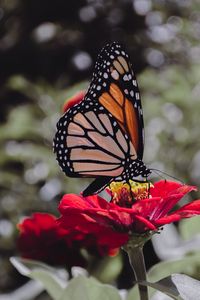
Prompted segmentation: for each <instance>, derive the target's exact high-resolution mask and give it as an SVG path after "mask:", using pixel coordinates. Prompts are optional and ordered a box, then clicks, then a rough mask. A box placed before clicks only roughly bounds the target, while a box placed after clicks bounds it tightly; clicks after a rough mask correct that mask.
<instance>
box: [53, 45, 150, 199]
mask: <svg viewBox="0 0 200 300" xmlns="http://www.w3.org/2000/svg"><path fill="white" fill-rule="evenodd" d="M143 150H144V126H143V114H142V106H141V101H140V93H139V89H138V85H137V81H136V77H135V75H134V73H133V70H132V66H131V63H130V60H129V56H128V54H127V53H126V51H125V50H124V48H123V46H122V45H121V44H119V43H117V42H113V43H111V44H107V45H106V46H105V47H104V48H103V49H102V50H101V52H100V53H99V55H98V58H97V62H96V64H95V68H94V72H93V78H92V81H91V83H90V86H89V88H88V91H87V92H86V94H85V97H84V98H83V100H82V101H80V102H79V103H76V104H75V105H73V106H70V105H69V109H68V110H67V111H66V112H65V114H64V115H63V116H62V117H61V118H60V120H59V121H58V123H57V132H56V135H55V138H54V152H55V153H56V156H57V161H58V163H59V165H60V167H61V169H62V170H63V171H64V173H65V174H66V175H67V176H69V177H91V178H95V180H94V181H93V182H92V183H91V184H90V185H89V186H88V187H87V188H86V189H85V190H84V191H83V196H87V195H91V194H96V193H98V192H100V191H101V190H103V189H104V188H105V187H106V186H107V185H108V184H109V183H111V182H112V181H113V180H120V181H126V182H129V179H133V178H134V177H138V176H142V177H143V178H144V179H147V177H148V176H149V174H150V173H151V171H150V170H149V169H148V168H147V167H146V166H145V164H144V163H143V161H142V158H143Z"/></svg>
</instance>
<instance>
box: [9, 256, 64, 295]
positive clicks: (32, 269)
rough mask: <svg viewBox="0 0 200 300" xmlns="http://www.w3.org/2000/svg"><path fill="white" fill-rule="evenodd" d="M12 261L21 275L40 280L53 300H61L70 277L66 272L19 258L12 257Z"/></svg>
mask: <svg viewBox="0 0 200 300" xmlns="http://www.w3.org/2000/svg"><path fill="white" fill-rule="evenodd" d="M10 261H11V263H12V264H13V266H14V267H15V268H16V269H17V270H18V272H19V273H20V274H22V275H24V276H27V277H29V278H32V279H35V280H38V281H39V282H40V283H42V284H43V285H44V288H45V289H46V291H47V292H48V293H49V295H50V296H51V297H52V298H53V299H55V300H58V299H60V297H61V295H62V293H63V290H64V289H65V287H66V286H67V277H68V276H67V273H66V272H65V271H64V270H58V269H56V268H52V267H49V266H48V265H46V264H43V263H41V262H38V261H34V260H28V259H24V258H19V257H11V259H10Z"/></svg>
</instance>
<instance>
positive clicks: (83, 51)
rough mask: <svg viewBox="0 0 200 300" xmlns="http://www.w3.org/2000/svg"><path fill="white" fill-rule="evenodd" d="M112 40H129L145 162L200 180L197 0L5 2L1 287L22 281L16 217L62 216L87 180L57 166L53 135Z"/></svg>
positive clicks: (0, 65) (1, 16) (1, 9)
mask: <svg viewBox="0 0 200 300" xmlns="http://www.w3.org/2000/svg"><path fill="white" fill-rule="evenodd" d="M114 40H115V41H121V42H123V43H124V44H125V45H126V48H127V50H128V52H129V54H130V56H131V60H132V63H133V66H134V70H135V72H136V75H137V79H138V83H139V87H140V90H141V96H142V104H143V110H144V121H145V135H146V138H145V155H144V161H145V163H146V164H147V165H148V166H150V167H154V168H158V169H160V170H163V171H165V172H168V173H169V174H172V175H173V176H176V177H177V178H179V179H181V180H183V181H184V182H186V183H188V184H194V185H197V186H199V185H200V129H199V128H200V117H199V114H200V101H199V97H200V96H199V95H200V63H199V62H200V2H199V1H198V0H196V1H195V0H173V1H172V0H121V1H114V0H97V1H93V0H87V1H86V0H81V1H78V0H77V1H66V0H57V1H51V0H43V1H39V0H1V1H0V84H1V88H0V103H1V109H0V144H1V148H0V264H1V267H0V291H1V292H7V291H10V290H14V289H15V288H16V287H18V286H20V285H21V284H22V283H23V282H24V279H23V277H21V276H20V275H18V273H17V271H15V270H14V268H13V267H12V266H11V265H10V263H9V261H8V259H9V257H10V256H11V255H16V254H17V249H16V237H17V230H16V224H17V223H18V222H19V220H20V219H21V218H22V217H23V216H25V215H30V214H31V213H32V212H35V211H44V212H50V213H54V214H58V212H57V204H58V202H59V200H60V199H61V196H62V195H63V194H64V193H69V192H76V193H78V192H80V191H81V190H82V189H83V187H84V186H86V184H87V181H86V180H78V179H70V178H66V177H65V176H64V174H63V173H62V172H61V171H60V169H59V167H58V165H57V162H56V160H55V157H54V155H53V153H52V139H53V136H54V133H55V124H56V121H57V120H58V118H59V116H60V114H61V107H62V104H63V103H64V101H65V100H66V99H67V98H68V97H70V96H72V95H73V94H74V93H75V92H77V91H78V90H80V89H84V88H86V87H87V85H88V82H89V80H90V78H91V74H92V70H93V66H94V62H95V59H96V57H97V54H98V52H99V50H100V49H101V47H102V46H103V45H104V44H105V43H107V42H110V41H114ZM195 197H197V196H195ZM149 253H151V252H149ZM151 255H153V254H152V253H151ZM147 260H148V261H149V260H151V259H148V258H147ZM149 264H150V263H149ZM123 272H124V274H126V267H124V270H123ZM123 278H124V277H123V276H121V279H119V280H121V282H120V284H119V285H121V286H122V287H123ZM124 286H125V287H126V283H124ZM43 297H46V298H42V297H41V298H40V299H49V298H48V297H47V296H44V295H43ZM38 299H39V298H38Z"/></svg>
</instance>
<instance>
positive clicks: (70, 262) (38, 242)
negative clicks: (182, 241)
mask: <svg viewBox="0 0 200 300" xmlns="http://www.w3.org/2000/svg"><path fill="white" fill-rule="evenodd" d="M56 220H57V219H56V217H55V216H53V215H51V214H47V213H34V214H33V215H32V216H31V217H27V218H25V219H24V220H23V221H22V222H21V223H20V224H18V228H19V230H20V235H19V237H18V248H19V251H20V253H21V255H22V257H24V258H29V259H35V260H40V261H43V262H46V263H48V264H51V265H65V266H66V267H69V268H70V267H71V266H74V265H79V266H83V265H85V260H84V258H83V257H82V255H81V254H80V250H79V247H75V244H74V243H72V242H71V245H70V243H69V240H68V231H66V230H65V229H63V228H61V227H59V226H58V224H57V221H56Z"/></svg>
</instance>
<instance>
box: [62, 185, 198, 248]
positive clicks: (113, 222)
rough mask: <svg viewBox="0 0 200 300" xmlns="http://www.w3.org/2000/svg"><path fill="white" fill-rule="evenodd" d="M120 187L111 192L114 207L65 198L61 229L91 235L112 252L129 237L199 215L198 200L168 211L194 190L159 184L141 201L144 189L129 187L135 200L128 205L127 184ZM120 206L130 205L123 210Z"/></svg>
mask: <svg viewBox="0 0 200 300" xmlns="http://www.w3.org/2000/svg"><path fill="white" fill-rule="evenodd" d="M122 185H123V184H121V186H120V184H119V187H118V188H117V191H116V187H115V189H114V193H115V195H113V196H114V197H113V199H114V201H113V202H114V203H112V202H110V203H109V202H107V201H106V200H104V199H103V198H101V197H99V196H96V195H94V196H88V197H85V198H84V197H82V196H77V195H74V194H68V195H65V196H64V197H63V198H62V200H61V203H60V205H59V210H60V212H61V214H62V216H61V218H60V219H59V222H60V224H61V226H62V227H63V228H65V229H68V230H70V231H73V230H75V231H76V232H79V231H80V232H84V233H85V234H93V235H95V236H96V239H97V242H98V243H105V246H106V245H107V246H109V247H110V249H111V248H116V247H120V246H122V245H123V244H125V243H126V242H127V241H128V239H129V236H130V234H131V233H132V234H133V233H145V232H148V231H157V230H158V229H159V227H160V226H162V225H164V224H167V223H171V222H174V221H178V220H180V219H182V218H189V217H192V216H194V215H199V214H200V200H196V201H193V202H191V203H189V204H186V205H184V206H183V207H181V208H180V209H177V210H175V211H173V212H172V211H171V210H172V209H173V208H174V206H175V205H176V204H177V203H178V202H179V201H180V200H181V198H182V197H183V196H184V195H185V194H187V193H189V192H191V191H192V190H196V188H195V187H193V186H187V185H182V184H180V183H177V182H171V181H159V182H157V183H155V184H154V187H151V188H150V195H149V197H148V198H143V199H141V195H144V196H145V197H146V193H145V192H144V188H143V185H142V184H135V187H136V188H135V187H133V186H134V184H132V183H131V187H132V194H134V198H135V199H134V201H133V203H132V205H130V191H129V194H128V193H127V192H126V193H125V192H124V190H125V189H126V188H127V187H126V184H124V185H123V186H122ZM128 188H129V186H128ZM136 190H137V193H138V197H137V193H136ZM117 195H118V196H117ZM127 195H128V196H127ZM124 197H127V198H126V199H124ZM115 203H118V204H119V205H118V204H115ZM122 203H128V204H129V205H127V206H128V207H122V206H120V205H121V204H122Z"/></svg>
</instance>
